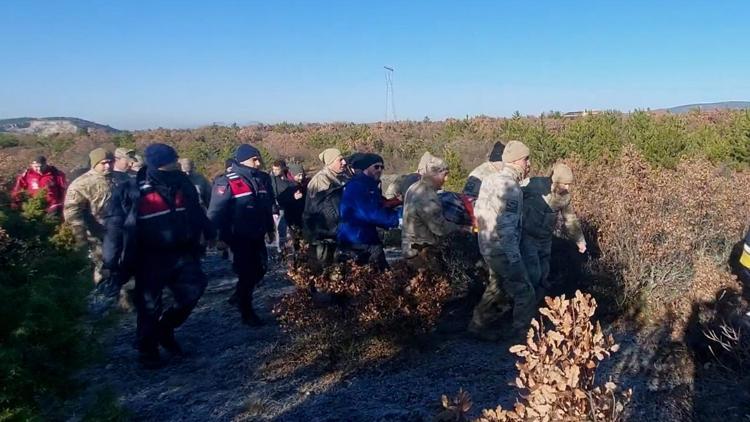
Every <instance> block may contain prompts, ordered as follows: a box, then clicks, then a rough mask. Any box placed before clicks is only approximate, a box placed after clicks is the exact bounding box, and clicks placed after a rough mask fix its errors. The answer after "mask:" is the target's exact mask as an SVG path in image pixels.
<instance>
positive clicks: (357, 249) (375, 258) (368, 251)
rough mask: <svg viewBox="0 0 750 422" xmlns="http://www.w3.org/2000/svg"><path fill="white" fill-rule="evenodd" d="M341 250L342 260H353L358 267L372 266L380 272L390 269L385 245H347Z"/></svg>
mask: <svg viewBox="0 0 750 422" xmlns="http://www.w3.org/2000/svg"><path fill="white" fill-rule="evenodd" d="M340 249H341V253H340V256H341V257H342V258H344V259H353V260H354V263H355V264H357V265H372V266H373V267H375V268H377V269H378V270H379V271H385V270H386V269H387V268H388V261H387V260H386V259H385V251H384V250H383V245H345V246H341V247H340Z"/></svg>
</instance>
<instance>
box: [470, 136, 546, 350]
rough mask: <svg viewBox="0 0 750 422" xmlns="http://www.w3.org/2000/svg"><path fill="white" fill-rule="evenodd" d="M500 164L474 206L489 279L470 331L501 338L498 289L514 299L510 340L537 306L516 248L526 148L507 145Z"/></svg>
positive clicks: (487, 337) (500, 294)
mask: <svg viewBox="0 0 750 422" xmlns="http://www.w3.org/2000/svg"><path fill="white" fill-rule="evenodd" d="M503 164H504V166H503V169H502V170H501V171H500V172H499V173H496V174H492V175H490V176H489V177H488V178H486V179H485V180H484V181H483V182H482V188H481V190H480V191H479V198H477V202H476V205H475V207H474V213H475V216H476V218H477V223H478V224H479V250H480V252H481V253H482V256H483V257H484V260H485V261H486V262H487V265H488V267H489V269H490V280H489V284H488V285H487V288H486V289H485V291H484V294H483V296H482V299H481V301H480V302H479V304H477V306H476V307H475V308H474V315H473V317H472V320H471V323H470V324H469V332H471V333H472V334H474V335H476V336H477V337H479V338H481V339H484V340H490V341H494V340H497V339H499V338H500V331H499V330H498V329H497V327H496V325H497V322H498V321H499V319H500V317H501V316H502V311H503V305H504V300H503V299H504V292H503V290H504V291H505V293H507V294H508V295H510V296H511V298H512V299H513V330H511V331H508V332H506V334H507V335H509V336H514V335H517V334H519V333H520V332H522V331H523V330H524V329H525V328H526V327H527V326H528V324H529V321H530V320H531V318H532V317H533V315H534V305H535V304H536V297H535V293H534V288H533V287H532V286H531V283H530V282H529V277H528V274H527V273H526V268H525V267H524V264H523V260H522V258H521V250H520V247H521V227H522V217H521V216H522V212H523V192H522V191H521V187H520V186H519V182H520V181H521V180H523V179H524V178H525V177H526V176H527V175H528V172H529V167H530V161H529V149H528V148H527V147H526V145H524V144H523V143H521V142H518V141H510V142H508V144H507V145H506V147H505V151H504V152H503ZM501 282H502V287H501V285H500V283H501Z"/></svg>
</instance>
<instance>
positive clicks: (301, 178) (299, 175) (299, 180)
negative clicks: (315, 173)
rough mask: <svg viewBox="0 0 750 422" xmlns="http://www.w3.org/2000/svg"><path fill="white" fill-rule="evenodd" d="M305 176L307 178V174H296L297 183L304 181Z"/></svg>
mask: <svg viewBox="0 0 750 422" xmlns="http://www.w3.org/2000/svg"><path fill="white" fill-rule="evenodd" d="M304 178H305V176H303V175H302V173H299V174H295V175H294V181H295V182H297V183H302V180H303V179H304Z"/></svg>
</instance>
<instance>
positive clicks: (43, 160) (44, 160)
mask: <svg viewBox="0 0 750 422" xmlns="http://www.w3.org/2000/svg"><path fill="white" fill-rule="evenodd" d="M32 162H33V163H37V164H41V165H45V164H47V157H45V156H43V155H38V156H37V157H36V158H34V161H32Z"/></svg>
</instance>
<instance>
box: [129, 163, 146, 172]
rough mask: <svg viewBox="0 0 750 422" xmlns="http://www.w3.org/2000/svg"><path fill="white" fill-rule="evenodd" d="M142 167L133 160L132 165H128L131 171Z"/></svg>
mask: <svg viewBox="0 0 750 422" xmlns="http://www.w3.org/2000/svg"><path fill="white" fill-rule="evenodd" d="M141 167H143V165H142V164H141V163H139V162H137V161H134V162H133V165H131V166H130V169H131V170H133V171H139V170H140V169H141Z"/></svg>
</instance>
